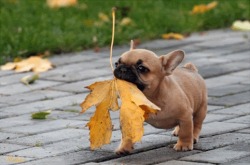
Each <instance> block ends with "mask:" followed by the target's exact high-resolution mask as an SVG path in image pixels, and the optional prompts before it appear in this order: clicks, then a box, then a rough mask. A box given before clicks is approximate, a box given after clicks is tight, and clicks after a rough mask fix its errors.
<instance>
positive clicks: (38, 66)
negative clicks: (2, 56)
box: [1, 56, 52, 72]
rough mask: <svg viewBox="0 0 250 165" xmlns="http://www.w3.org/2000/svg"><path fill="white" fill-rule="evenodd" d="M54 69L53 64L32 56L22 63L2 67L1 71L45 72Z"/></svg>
mask: <svg viewBox="0 0 250 165" xmlns="http://www.w3.org/2000/svg"><path fill="white" fill-rule="evenodd" d="M49 69H52V63H51V62H50V61H49V60H47V59H43V58H41V57H39V56H32V57H30V58H28V59H25V60H22V61H20V62H13V63H7V64H5V65H3V66H1V70H15V71H16V72H28V71H31V70H32V71H33V72H45V71H47V70H49Z"/></svg>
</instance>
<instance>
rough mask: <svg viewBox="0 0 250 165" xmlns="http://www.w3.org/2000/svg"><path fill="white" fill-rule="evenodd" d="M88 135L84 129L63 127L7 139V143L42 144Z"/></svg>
mask: <svg viewBox="0 0 250 165" xmlns="http://www.w3.org/2000/svg"><path fill="white" fill-rule="evenodd" d="M86 135H88V131H87V130H84V129H72V128H68V129H62V130H57V131H52V132H46V133H41V134H37V135H31V136H25V137H20V138H16V139H10V140H6V141H5V142H7V143H12V144H20V145H29V146H37V145H39V146H41V145H45V144H49V143H53V142H57V141H62V140H65V139H70V138H76V137H79V138H80V137H82V136H86Z"/></svg>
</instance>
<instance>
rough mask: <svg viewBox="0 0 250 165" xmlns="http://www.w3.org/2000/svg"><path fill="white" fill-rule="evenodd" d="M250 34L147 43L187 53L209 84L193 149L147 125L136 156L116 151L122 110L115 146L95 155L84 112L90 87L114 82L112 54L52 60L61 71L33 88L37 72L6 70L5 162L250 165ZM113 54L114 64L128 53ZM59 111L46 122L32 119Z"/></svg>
mask: <svg viewBox="0 0 250 165" xmlns="http://www.w3.org/2000/svg"><path fill="white" fill-rule="evenodd" d="M249 40H250V33H246V32H235V31H231V30H215V31H209V32H206V33H202V34H193V35H192V36H190V37H189V38H187V39H185V40H182V41H166V40H154V41H151V42H148V43H144V44H141V45H140V46H139V47H140V48H147V49H150V50H153V51H155V52H156V53H157V54H159V55H160V54H166V53H167V52H169V51H171V50H174V49H183V50H185V52H186V59H185V62H187V61H191V62H193V63H194V64H196V65H197V66H198V68H199V72H200V73H201V74H202V76H203V77H204V78H205V79H206V83H207V87H208V94H209V105H208V109H209V111H208V115H207V117H206V120H205V124H204V128H203V130H202V133H201V139H200V141H199V143H198V144H195V146H194V150H193V151H190V152H176V151H174V150H173V149H172V148H171V147H172V145H173V143H174V142H175V141H176V138H175V137H173V136H171V135H170V131H171V130H167V131H166V130H160V129H155V128H153V127H151V126H150V125H145V135H144V137H143V139H142V142H141V143H138V144H136V146H135V148H136V149H135V151H134V153H133V154H131V155H128V156H125V157H118V156H116V155H115V154H114V153H113V150H114V149H115V148H116V147H117V145H118V143H119V139H120V132H119V125H118V123H119V122H118V113H112V117H113V123H114V125H115V126H114V131H113V137H112V143H111V144H110V145H106V146H104V147H103V148H102V149H99V150H96V151H90V149H89V141H88V138H89V136H88V129H87V128H86V127H84V125H85V124H86V123H87V121H88V120H89V117H90V116H91V114H92V113H91V112H93V110H94V109H91V110H89V111H88V112H87V113H86V114H83V115H79V111H80V107H79V103H81V102H82V101H83V100H84V98H85V96H86V94H87V92H88V91H87V90H86V89H85V88H84V86H86V85H89V84H90V83H92V82H95V81H99V80H105V79H108V78H111V77H112V74H111V69H110V67H109V59H108V55H109V52H108V49H106V50H102V51H101V52H99V53H94V52H93V51H84V52H80V53H74V54H67V55H62V56H55V57H51V61H52V62H53V63H54V64H55V65H56V66H57V67H56V68H55V69H53V70H51V71H48V72H46V73H42V74H41V78H40V79H39V80H38V81H36V83H35V84H33V85H31V86H30V87H27V86H25V85H23V84H21V83H20V78H22V77H24V76H25V75H28V74H30V73H19V74H17V73H13V72H12V71H1V72H0V164H1V165H5V164H15V163H21V164H22V165H40V164H41V165H64V164H65V165H68V164H85V163H87V164H97V163H100V164H158V163H159V164H169V165H178V164H181V165H204V164H206V165H208V164H227V165H228V164H248V163H249V162H250V47H249V45H250V44H249ZM128 49H129V48H128V46H124V47H116V48H115V49H114V56H115V57H114V60H116V59H117V58H118V56H119V55H120V54H121V53H122V52H124V51H126V50H128ZM42 110H52V113H51V115H50V116H49V117H48V119H46V120H41V121H40V120H32V119H31V114H32V113H33V112H38V111H42Z"/></svg>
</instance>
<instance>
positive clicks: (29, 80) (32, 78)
mask: <svg viewBox="0 0 250 165" xmlns="http://www.w3.org/2000/svg"><path fill="white" fill-rule="evenodd" d="M38 79H39V74H37V73H36V74H33V75H27V76H24V77H23V78H21V82H22V83H23V84H24V85H29V84H33V83H34V82H35V81H36V80H38Z"/></svg>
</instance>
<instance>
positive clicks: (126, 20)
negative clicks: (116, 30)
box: [120, 17, 133, 26]
mask: <svg viewBox="0 0 250 165" xmlns="http://www.w3.org/2000/svg"><path fill="white" fill-rule="evenodd" d="M132 23H133V21H132V19H131V18H129V17H125V18H123V19H122V20H121V22H120V25H121V26H127V25H130V24H132Z"/></svg>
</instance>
